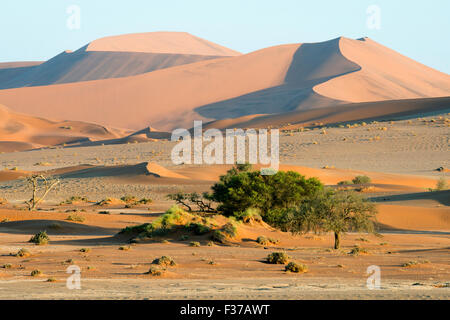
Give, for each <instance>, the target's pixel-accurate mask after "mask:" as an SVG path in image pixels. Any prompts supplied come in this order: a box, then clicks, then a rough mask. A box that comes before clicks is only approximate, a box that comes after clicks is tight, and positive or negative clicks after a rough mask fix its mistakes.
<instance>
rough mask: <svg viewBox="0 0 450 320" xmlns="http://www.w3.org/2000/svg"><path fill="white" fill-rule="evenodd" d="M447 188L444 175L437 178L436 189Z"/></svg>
mask: <svg viewBox="0 0 450 320" xmlns="http://www.w3.org/2000/svg"><path fill="white" fill-rule="evenodd" d="M447 189H448V184H447V180H446V179H445V178H444V177H441V178H439V180H438V181H437V182H436V191H442V190H447Z"/></svg>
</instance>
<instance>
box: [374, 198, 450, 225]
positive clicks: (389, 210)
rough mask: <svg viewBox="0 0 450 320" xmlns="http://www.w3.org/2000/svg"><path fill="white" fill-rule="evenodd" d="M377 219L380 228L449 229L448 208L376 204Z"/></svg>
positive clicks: (449, 214) (449, 210)
mask: <svg viewBox="0 0 450 320" xmlns="http://www.w3.org/2000/svg"><path fill="white" fill-rule="evenodd" d="M378 210H379V213H378V215H377V220H378V222H379V223H381V224H382V227H381V228H382V229H399V230H416V231H423V230H425V231H439V230H443V231H449V230H450V209H449V208H448V207H447V208H421V207H417V206H399V205H387V204H380V205H378Z"/></svg>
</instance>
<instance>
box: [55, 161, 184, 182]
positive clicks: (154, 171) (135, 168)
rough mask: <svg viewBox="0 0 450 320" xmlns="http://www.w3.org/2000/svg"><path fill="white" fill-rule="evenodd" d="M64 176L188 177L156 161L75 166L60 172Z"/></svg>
mask: <svg viewBox="0 0 450 320" xmlns="http://www.w3.org/2000/svg"><path fill="white" fill-rule="evenodd" d="M60 176H61V177H62V178H97V177H126V178H127V179H133V178H136V176H153V177H157V178H174V179H187V177H185V176H183V175H180V174H177V173H175V172H172V171H170V170H168V169H166V168H164V167H162V166H160V165H158V164H156V163H149V162H143V163H140V164H136V165H118V166H91V167H87V168H78V167H73V168H71V169H70V170H66V171H65V172H64V173H60Z"/></svg>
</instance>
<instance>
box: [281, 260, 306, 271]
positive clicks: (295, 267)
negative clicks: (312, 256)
mask: <svg viewBox="0 0 450 320" xmlns="http://www.w3.org/2000/svg"><path fill="white" fill-rule="evenodd" d="M284 271H286V272H288V271H289V272H295V273H300V272H301V273H304V272H308V267H307V266H306V265H304V264H301V263H296V262H292V261H291V262H289V263H288V265H287V266H286V267H285V269H284Z"/></svg>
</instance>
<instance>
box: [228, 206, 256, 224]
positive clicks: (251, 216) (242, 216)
mask: <svg viewBox="0 0 450 320" xmlns="http://www.w3.org/2000/svg"><path fill="white" fill-rule="evenodd" d="M234 216H235V217H236V219H238V220H242V222H244V223H251V222H253V221H254V222H261V221H262V220H263V219H262V217H261V211H260V210H259V209H255V208H248V209H246V210H245V211H244V212H237V213H235V214H234Z"/></svg>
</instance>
